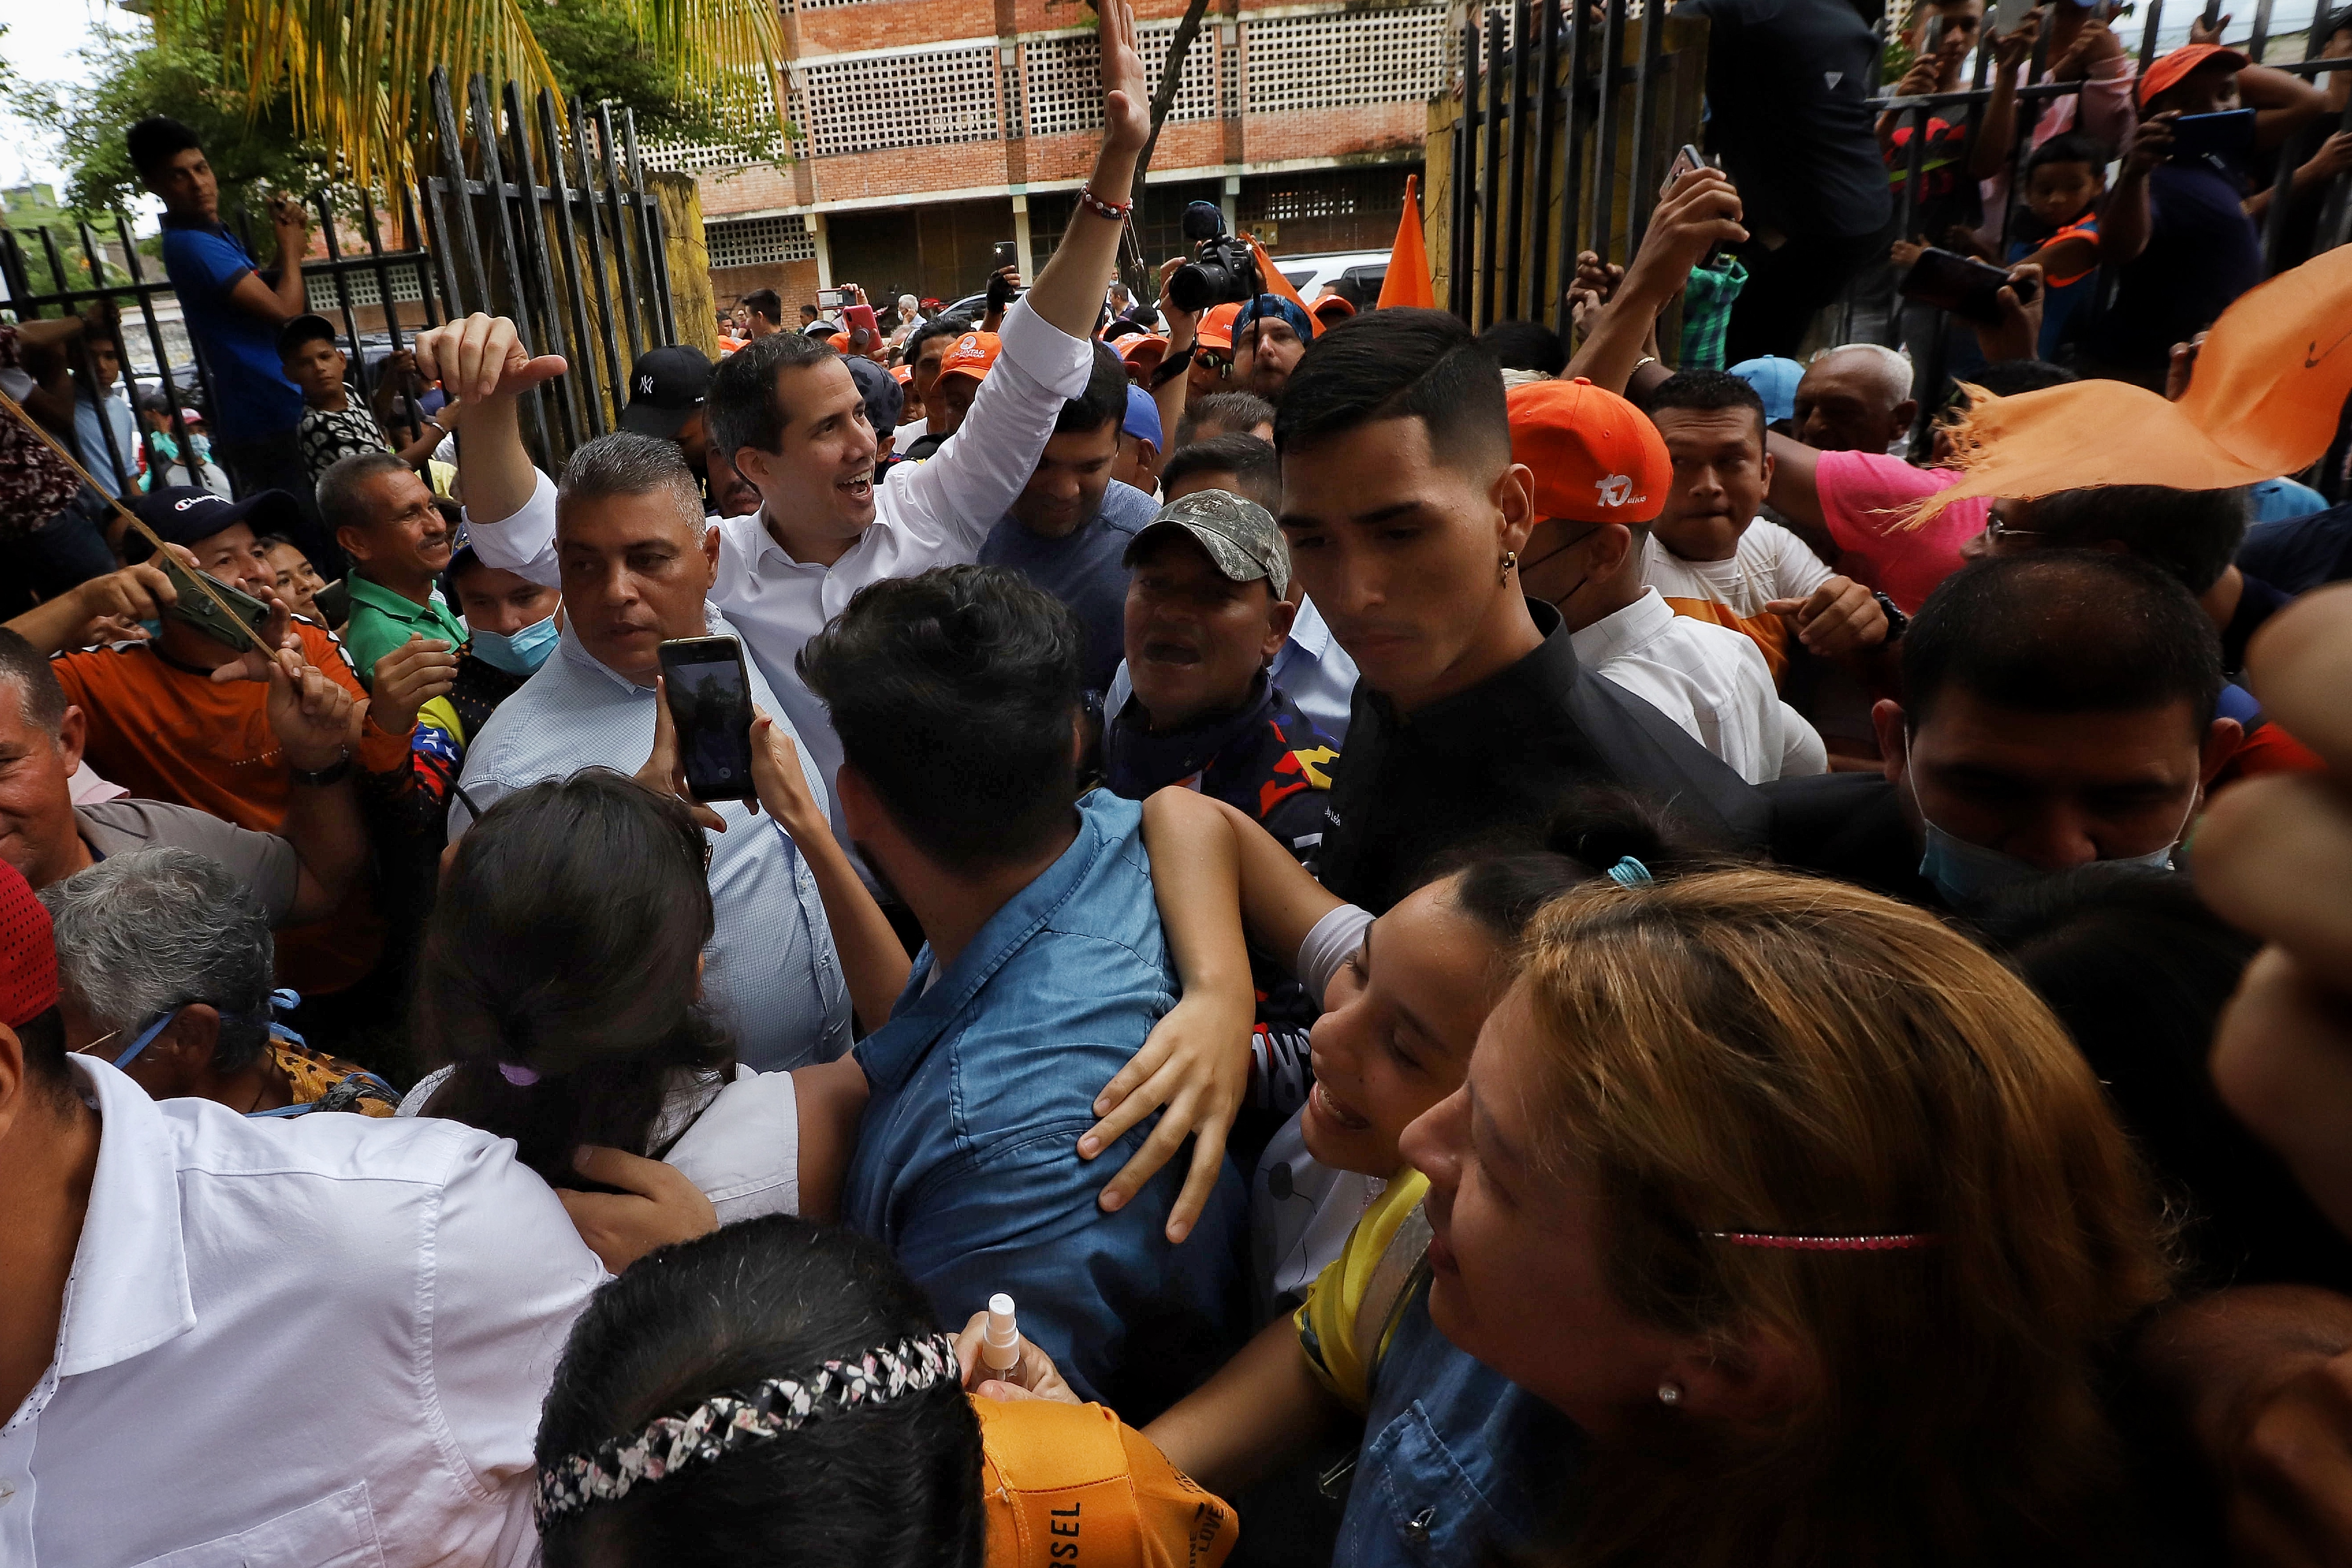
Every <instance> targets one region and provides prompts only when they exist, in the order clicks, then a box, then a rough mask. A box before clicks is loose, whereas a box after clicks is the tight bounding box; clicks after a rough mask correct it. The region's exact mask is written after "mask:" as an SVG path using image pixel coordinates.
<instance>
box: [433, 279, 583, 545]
mask: <svg viewBox="0 0 2352 1568" xmlns="http://www.w3.org/2000/svg"><path fill="white" fill-rule="evenodd" d="M564 368H565V367H564V363H563V358H562V355H560V354H540V355H538V356H536V357H534V356H533V355H532V354H531V353H530V352H529V351H528V350H526V349H525V348H524V347H523V344H522V337H521V334H520V333H519V332H517V331H515V324H514V322H512V321H509V320H508V319H507V318H506V317H504V316H485V315H482V314H481V313H479V312H476V313H475V314H473V315H470V316H467V317H466V318H465V319H463V320H462V321H448V322H445V323H444V324H443V325H441V326H438V327H435V328H434V329H433V330H432V331H426V332H421V333H419V334H418V335H417V339H416V369H417V373H418V374H421V375H423V376H425V379H427V380H428V381H438V382H440V383H441V384H442V386H443V387H444V388H445V389H446V391H447V392H448V394H449V398H450V401H451V402H453V403H455V404H457V443H458V446H459V447H461V448H463V450H464V452H465V458H466V463H465V470H466V520H467V522H469V523H472V524H475V525H477V526H478V525H480V524H484V523H498V522H503V521H506V520H507V519H508V518H510V517H512V516H514V515H515V514H516V513H517V512H519V511H520V510H523V507H524V505H525V503H527V502H528V501H530V499H531V496H532V493H533V492H534V491H536V490H537V489H538V488H539V485H540V477H541V476H540V472H539V470H538V469H537V468H534V467H532V466H531V461H530V452H529V451H528V450H526V449H525V448H524V447H523V444H522V420H521V415H520V410H519V409H518V408H517V406H516V402H517V400H518V399H519V398H520V396H521V395H522V394H524V393H526V392H528V391H530V389H531V388H532V387H535V386H537V385H539V384H541V382H543V381H547V380H549V379H551V378H552V377H554V376H559V375H562V374H563V372H564ZM547 529H548V535H549V538H550V539H552V538H553V537H554V531H555V516H554V512H553V510H549V513H548V516H547ZM484 558H485V559H488V552H484ZM498 564H504V563H503V562H499V563H498ZM509 570H510V571H520V568H519V567H509ZM526 575H529V574H526Z"/></svg>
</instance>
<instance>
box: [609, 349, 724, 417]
mask: <svg viewBox="0 0 2352 1568" xmlns="http://www.w3.org/2000/svg"><path fill="white" fill-rule="evenodd" d="M716 369H717V367H715V366H714V365H712V364H711V363H710V356H709V355H708V354H706V353H703V352H702V351H701V350H700V349H698V348H696V347H695V346H694V345H693V344H692V343H671V344H670V345H669V346H668V347H667V348H658V349H648V350H646V352H645V353H641V354H639V355H638V356H637V363H635V365H633V366H632V367H630V370H629V405H628V406H627V407H626V408H624V409H623V410H621V428H622V429H624V430H626V431H629V432H631V433H632V434H634V435H638V436H657V437H660V438H661V439H663V440H665V441H675V440H677V433H678V432H679V431H680V430H683V429H685V428H686V422H687V421H688V419H691V418H693V417H694V411H695V410H696V409H698V408H699V407H701V406H702V405H703V403H704V401H705V400H706V399H708V398H709V395H710V378H711V376H712V375H713V374H716Z"/></svg>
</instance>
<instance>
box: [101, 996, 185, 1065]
mask: <svg viewBox="0 0 2352 1568" xmlns="http://www.w3.org/2000/svg"><path fill="white" fill-rule="evenodd" d="M178 1016H180V1010H179V1009H178V1008H177V1007H174V1008H173V1009H172V1010H171V1011H170V1012H168V1013H166V1014H164V1015H163V1016H162V1017H160V1018H158V1019H156V1020H155V1021H154V1022H153V1023H152V1024H150V1025H148V1026H146V1027H145V1028H144V1029H142V1030H140V1031H139V1037H138V1038H137V1039H135V1040H133V1041H131V1048H130V1049H129V1050H127V1051H125V1052H123V1053H122V1054H121V1056H119V1057H117V1058H114V1065H115V1066H116V1067H118V1068H127V1067H129V1066H130V1065H131V1063H132V1062H133V1061H135V1060H137V1059H138V1056H139V1053H140V1052H142V1051H143V1050H145V1049H146V1048H147V1047H149V1046H150V1045H152V1043H153V1042H154V1039H155V1037H156V1036H158V1035H160V1034H162V1033H163V1030H164V1029H165V1028H166V1027H167V1026H169V1025H170V1024H171V1022H172V1020H173V1019H174V1018H176V1017H178Z"/></svg>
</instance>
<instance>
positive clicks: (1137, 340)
mask: <svg viewBox="0 0 2352 1568" xmlns="http://www.w3.org/2000/svg"><path fill="white" fill-rule="evenodd" d="M1118 357H1119V361H1120V363H1123V364H1125V365H1126V366H1127V368H1128V369H1129V370H1131V371H1139V372H1141V373H1142V374H1145V375H1150V374H1151V373H1152V372H1153V371H1155V370H1158V369H1159V368H1160V361H1161V360H1163V359H1166V358H1167V357H1168V340H1167V339H1166V338H1163V337H1161V336H1160V334H1159V333H1157V332H1144V333H1142V334H1140V335H1139V336H1136V337H1131V338H1129V339H1128V340H1127V341H1126V342H1123V343H1121V344H1119V345H1118Z"/></svg>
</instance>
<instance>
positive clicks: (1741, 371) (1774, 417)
mask: <svg viewBox="0 0 2352 1568" xmlns="http://www.w3.org/2000/svg"><path fill="white" fill-rule="evenodd" d="M1731 374H1734V375H1736V376H1738V378H1739V379H1740V380H1742V381H1744V382H1746V383H1747V384H1748V385H1750V386H1752V387H1754V388H1755V389H1756V395H1757V396H1759V397H1760V398H1762V399H1763V400H1764V423H1766V424H1767V425H1778V424H1779V423H1780V421H1781V420H1783V419H1794V418H1795V417H1796V416H1797V383H1799V382H1800V381H1802V380H1803V379H1804V378H1805V367H1804V366H1803V365H1801V364H1799V363H1797V362H1796V361H1795V360H1792V359H1780V358H1777V357H1768V358H1765V359H1747V360H1741V361H1740V362H1739V363H1738V364H1736V365H1733V366H1732V367H1731Z"/></svg>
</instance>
